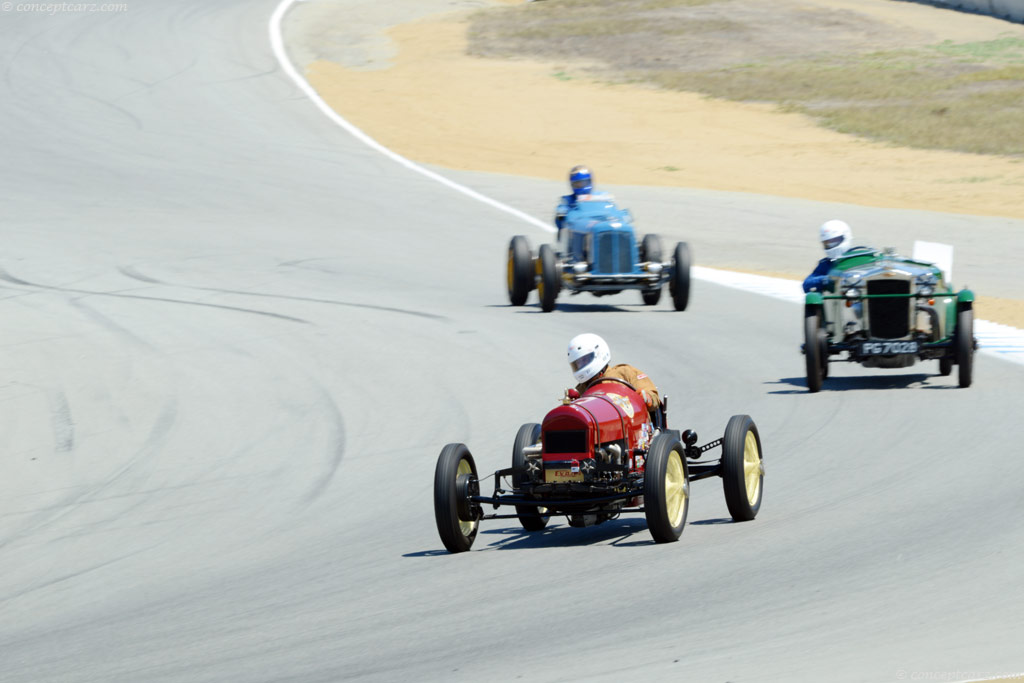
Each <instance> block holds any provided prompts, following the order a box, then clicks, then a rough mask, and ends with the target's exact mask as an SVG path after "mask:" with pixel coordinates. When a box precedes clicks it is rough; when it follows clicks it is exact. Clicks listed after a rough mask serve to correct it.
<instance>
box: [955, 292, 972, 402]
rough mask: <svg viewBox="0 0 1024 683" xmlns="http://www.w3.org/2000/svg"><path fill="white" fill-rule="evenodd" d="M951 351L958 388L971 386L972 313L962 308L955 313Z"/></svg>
mask: <svg viewBox="0 0 1024 683" xmlns="http://www.w3.org/2000/svg"><path fill="white" fill-rule="evenodd" d="M953 349H954V352H955V353H956V365H957V379H959V381H960V386H961V387H963V388H965V389H966V388H967V387H969V386H971V381H972V380H973V379H974V311H973V310H972V309H970V308H968V307H963V308H961V309H960V310H958V311H957V312H956V332H955V333H954V339H953Z"/></svg>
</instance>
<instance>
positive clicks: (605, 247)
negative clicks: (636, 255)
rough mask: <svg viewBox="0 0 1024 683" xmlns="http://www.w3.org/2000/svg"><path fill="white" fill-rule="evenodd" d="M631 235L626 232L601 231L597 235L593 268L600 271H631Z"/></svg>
mask: <svg viewBox="0 0 1024 683" xmlns="http://www.w3.org/2000/svg"><path fill="white" fill-rule="evenodd" d="M631 246H632V235H631V234H630V233H628V232H602V233H600V234H599V235H598V236H597V259H596V262H595V264H594V266H595V270H596V271H597V272H601V273H631V272H633V255H632V252H631V249H630V247H631Z"/></svg>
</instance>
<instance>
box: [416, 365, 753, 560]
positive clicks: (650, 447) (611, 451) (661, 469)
mask: <svg viewBox="0 0 1024 683" xmlns="http://www.w3.org/2000/svg"><path fill="white" fill-rule="evenodd" d="M666 403H667V401H662V403H661V405H660V407H659V408H658V410H656V411H654V412H653V413H650V412H648V410H647V407H646V406H645V405H644V401H643V399H642V398H641V396H640V394H639V393H638V392H637V391H636V389H634V388H633V387H632V386H631V385H630V384H628V383H627V382H625V381H623V380H620V379H615V378H602V379H598V380H597V381H596V382H595V383H594V384H592V385H591V386H590V387H589V388H588V389H587V390H586V391H585V392H584V393H583V395H582V396H580V395H579V394H577V393H576V391H575V390H570V391H568V392H567V394H566V397H565V399H564V400H563V401H562V405H560V406H558V407H556V408H555V409H553V410H552V411H551V412H549V413H548V414H547V416H545V418H544V422H543V423H542V424H536V423H529V424H524V425H523V426H522V427H520V428H519V433H518V434H516V439H515V443H514V444H513V446H512V466H511V467H507V468H505V469H501V470H498V471H497V472H495V473H494V493H493V495H491V496H483V495H481V494H480V479H479V477H478V475H477V469H476V462H475V461H474V460H473V456H472V454H470V452H469V449H468V448H467V447H466V446H465V444H461V443H450V444H448V445H447V446H445V447H444V449H442V451H441V455H440V456H439V457H438V459H437V467H436V469H435V470H434V516H435V518H436V521H437V530H438V533H440V535H441V540H442V541H443V542H444V546H445V547H446V548H447V549H448V550H449V551H450V552H453V553H458V552H463V551H466V550H469V549H470V547H471V546H472V545H473V541H474V539H476V534H477V530H478V529H479V526H480V521H481V520H484V519H510V518H517V519H519V523H520V524H522V525H523V528H524V529H526V530H527V531H539V530H541V529H543V528H544V527H545V526H546V525H547V523H548V519H549V518H550V517H551V516H552V515H564V516H565V517H566V518H567V519H568V521H569V526H575V527H584V526H591V525H593V524H600V523H601V522H605V521H607V520H610V519H615V518H616V517H618V516H619V515H621V514H624V513H637V512H642V513H644V515H645V516H646V518H647V527H648V529H649V530H650V532H651V536H653V537H654V540H655V541H656V542H658V543H669V542H672V541H676V540H678V539H679V536H680V534H682V532H683V526H684V525H685V524H686V513H687V509H688V507H689V500H690V482H691V481H696V480H698V479H707V478H709V477H721V478H722V485H723V488H724V489H725V501H726V504H727V505H728V507H729V513H730V514H731V515H732V518H733V519H734V520H736V521H738V522H741V521H747V520H752V519H754V517H755V516H756V515H757V512H758V510H759V509H760V507H761V487H762V484H763V480H764V465H763V463H762V454H761V437H760V436H759V435H758V432H757V426H756V425H755V424H754V421H753V420H752V419H750V417H749V416H748V415H735V416H733V417H732V419H730V420H729V424H728V425H727V426H726V428H725V435H724V436H723V437H722V438H721V439H715V440H714V441H712V442H711V443H708V444H706V445H704V446H697V445H696V443H697V434H696V433H695V432H694V431H692V430H689V429H688V430H686V431H684V432H682V434H680V433H679V432H678V431H677V430H672V429H668V428H667V427H666ZM719 446H721V447H722V454H721V458H720V459H718V460H706V461H700V458H702V456H703V455H704V453H705V452H707V451H709V450H711V449H713V448H717V447H719ZM691 460H693V461H694V462H690V461H691ZM506 479H507V480H509V481H510V482H511V485H510V486H509V484H507V483H506V482H505V480H506ZM503 486H509V488H502V487H503ZM485 505H492V506H493V507H494V509H495V510H497V509H498V508H499V507H501V506H502V505H512V506H514V507H515V514H505V515H500V514H497V513H494V514H485V513H484V506H485Z"/></svg>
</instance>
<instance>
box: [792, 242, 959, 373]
mask: <svg viewBox="0 0 1024 683" xmlns="http://www.w3.org/2000/svg"><path fill="white" fill-rule="evenodd" d="M822 290H824V291H822ZM973 307H974V293H973V292H971V291H970V290H968V289H962V290H960V291H959V292H955V291H953V286H952V284H950V283H948V282H946V279H945V277H944V275H943V272H942V270H941V269H940V268H939V267H938V266H935V265H933V264H931V263H927V262H924V261H917V260H913V259H909V258H905V257H903V256H899V255H897V254H896V253H895V251H894V250H893V249H885V250H883V251H878V250H875V249H871V248H868V247H854V248H853V249H850V250H849V251H847V252H846V253H845V254H843V255H842V256H840V257H839V258H837V259H836V260H835V261H834V262H833V263H832V267H831V270H830V271H829V273H828V278H827V285H825V286H824V287H822V288H820V289H819V290H817V291H809V292H807V293H806V295H805V299H804V345H803V353H804V356H805V358H806V361H807V388H808V389H809V390H810V391H811V392H816V391H820V390H821V387H822V383H823V381H824V380H825V379H826V378H827V377H828V364H829V362H830V361H833V360H839V359H833V356H841V355H842V354H843V353H844V352H845V353H846V354H847V356H846V358H845V359H844V360H847V361H852V362H856V363H860V364H861V365H863V366H864V367H869V368H906V367H910V366H912V365H913V364H914V363H916V362H917V361H918V360H919V359H920V360H929V359H932V360H938V361H939V373H940V374H942V375H949V374H950V373H951V372H952V371H953V366H954V365H956V366H957V369H958V375H959V377H958V379H959V383H960V386H961V387H969V386H970V385H971V374H972V369H973V359H974V350H975V348H976V347H977V341H976V340H975V338H974V310H973Z"/></svg>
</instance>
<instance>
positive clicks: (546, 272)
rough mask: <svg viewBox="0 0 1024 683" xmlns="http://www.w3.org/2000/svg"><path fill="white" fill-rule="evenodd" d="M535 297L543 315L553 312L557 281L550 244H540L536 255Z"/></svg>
mask: <svg viewBox="0 0 1024 683" xmlns="http://www.w3.org/2000/svg"><path fill="white" fill-rule="evenodd" d="M537 276H538V280H537V295H538V296H539V297H540V307H541V310H543V311H544V312H545V313H550V312H551V311H553V310H555V297H557V296H558V289H559V279H558V269H557V264H556V263H555V250H554V249H552V248H551V245H550V244H542V245H541V246H540V251H539V252H538V254H537Z"/></svg>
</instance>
